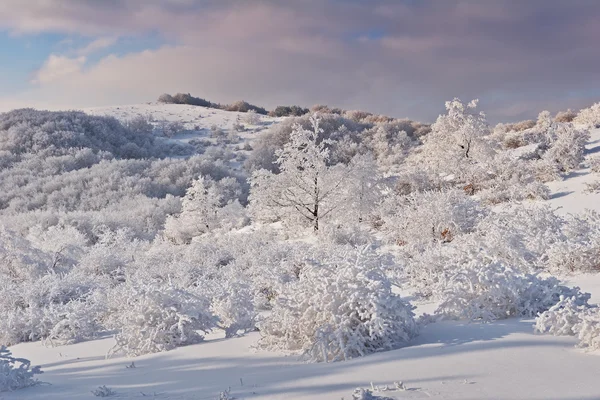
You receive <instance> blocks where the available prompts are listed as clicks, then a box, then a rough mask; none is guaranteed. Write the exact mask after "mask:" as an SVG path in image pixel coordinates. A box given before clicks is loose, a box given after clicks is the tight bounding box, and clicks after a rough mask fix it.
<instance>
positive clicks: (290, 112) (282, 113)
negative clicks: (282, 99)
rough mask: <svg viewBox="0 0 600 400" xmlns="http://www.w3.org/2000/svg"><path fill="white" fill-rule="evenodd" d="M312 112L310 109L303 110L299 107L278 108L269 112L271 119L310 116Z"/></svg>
mask: <svg viewBox="0 0 600 400" xmlns="http://www.w3.org/2000/svg"><path fill="white" fill-rule="evenodd" d="M309 112H310V111H309V110H308V108H302V107H299V106H277V107H275V109H274V110H272V111H270V112H269V115H270V116H271V117H289V116H293V117H300V116H302V115H304V114H308V113H309Z"/></svg>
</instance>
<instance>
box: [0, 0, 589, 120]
mask: <svg viewBox="0 0 600 400" xmlns="http://www.w3.org/2000/svg"><path fill="white" fill-rule="evenodd" d="M598 18H600V3H599V2H593V1H584V0H581V1H574V2H563V1H553V0H544V1H542V0H530V1H527V2H514V1H511V0H498V1H494V2H474V1H466V0H465V1H462V0H448V1H444V2H439V1H433V0H422V1H419V2H414V1H394V2H391V1H388V0H371V1H366V0H362V1H360V0H353V1H341V0H298V1H294V2H291V1H290V2H279V1H267V0H264V1H246V0H245V1H242V0H220V1H217V0H162V1H159V0H105V1H102V2H100V1H96V0H31V1H28V2H23V1H21V0H3V1H2V2H1V3H0V27H4V28H5V29H9V30H10V31H11V32H12V33H13V34H21V35H23V34H37V33H42V32H62V33H67V34H70V33H73V34H78V35H88V36H89V37H90V38H91V39H92V42H91V43H90V44H89V45H88V46H86V47H84V48H82V49H79V51H76V52H74V53H72V54H68V55H56V54H55V55H53V56H51V57H50V58H49V59H48V60H47V61H46V63H45V64H44V65H43V66H42V67H41V68H40V70H39V71H38V73H37V75H36V78H35V82H36V84H37V87H35V88H31V89H30V90H29V91H27V92H23V93H21V94H20V95H19V96H16V99H18V98H25V97H27V98H30V99H31V98H34V99H36V100H39V101H40V102H42V103H43V102H47V101H48V99H54V101H55V103H54V104H59V103H60V104H66V105H69V106H71V107H73V106H86V105H90V106H91V105H100V104H117V103H125V102H140V101H149V100H153V99H155V98H156V97H157V96H158V95H159V94H160V93H162V92H175V91H185V92H191V93H193V94H196V95H198V96H201V97H206V98H209V99H210V100H213V101H219V102H230V101H234V100H237V99H240V98H244V99H246V100H248V101H252V102H255V103H259V104H264V105H265V106H268V107H272V106H275V105H278V104H283V103H296V104H300V105H311V104H314V103H329V104H332V105H336V106H341V107H345V108H352V109H358V108H361V109H366V110H370V111H375V112H382V113H386V114H391V115H396V116H410V117H413V118H420V119H425V120H433V119H434V118H435V117H436V115H437V114H438V113H439V112H440V111H442V109H443V104H444V101H445V100H448V99H451V98H453V97H455V96H459V97H461V98H463V99H464V100H469V99H471V98H476V97H478V98H481V100H482V101H481V105H482V107H484V109H486V111H487V113H488V115H489V116H490V117H491V119H492V120H494V119H498V118H521V117H524V116H535V115H536V114H537V113H538V112H539V111H540V108H551V110H552V111H556V110H558V109H560V108H567V107H578V106H580V105H583V104H582V103H584V101H585V102H587V101H591V100H593V96H594V93H595V94H596V95H598V96H600V69H599V68H598V67H597V66H598V65H600V44H599V43H598V40H597V38H598V37H600V25H599V24H597V22H596V21H597V20H598ZM156 32H158V33H159V34H160V35H161V36H162V37H163V38H165V40H166V41H167V42H169V43H171V45H169V46H163V47H161V48H159V49H156V50H153V51H143V52H137V53H130V54H127V55H125V56H114V55H111V56H106V57H104V58H102V59H101V60H99V61H98V62H97V63H94V64H91V65H87V64H86V62H85V61H86V59H85V58H82V57H88V56H89V54H91V53H93V52H95V51H98V50H100V49H103V48H107V47H110V46H114V45H118V44H117V42H116V39H112V38H115V37H143V36H144V35H146V34H148V33H156ZM88 64H90V63H89V61H88ZM84 66H85V68H84ZM67 78H68V79H67ZM584 91H585V92H586V93H587V94H586V95H585V96H584V95H575V96H571V95H569V96H565V93H567V92H568V93H573V92H574V93H582V92H584ZM5 101H6V99H5ZM515 105H518V107H521V108H522V110H521V111H520V112H519V111H518V110H516V109H515V107H514V106H515ZM545 105H546V106H545Z"/></svg>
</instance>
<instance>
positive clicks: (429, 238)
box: [382, 190, 486, 245]
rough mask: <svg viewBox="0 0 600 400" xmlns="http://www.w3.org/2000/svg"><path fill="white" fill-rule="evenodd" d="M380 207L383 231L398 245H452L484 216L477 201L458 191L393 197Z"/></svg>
mask: <svg viewBox="0 0 600 400" xmlns="http://www.w3.org/2000/svg"><path fill="white" fill-rule="evenodd" d="M383 207H384V215H383V217H382V218H383V220H384V222H385V226H384V229H385V230H386V232H387V233H388V236H390V237H391V238H392V239H393V240H394V241H395V242H396V243H397V244H401V245H402V244H410V243H427V242H436V241H439V242H451V241H452V240H453V239H454V238H455V237H456V236H458V235H461V234H464V233H468V232H471V231H472V230H473V229H474V228H475V226H476V224H477V222H478V220H480V219H481V218H483V216H485V214H486V211H485V210H484V209H483V208H482V207H481V205H480V204H479V202H478V201H476V200H474V199H473V198H471V197H469V196H467V195H465V194H464V193H462V192H460V191H457V190H450V191H443V192H436V191H432V192H423V193H411V194H410V195H407V196H395V197H391V198H390V199H388V201H387V202H386V204H385V205H384V206H383Z"/></svg>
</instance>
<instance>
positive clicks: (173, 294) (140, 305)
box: [107, 282, 215, 357]
mask: <svg viewBox="0 0 600 400" xmlns="http://www.w3.org/2000/svg"><path fill="white" fill-rule="evenodd" d="M107 297H108V299H107V302H108V303H109V311H108V312H109V316H108V325H109V327H111V328H113V329H117V330H118V333H117V334H116V336H115V340H116V345H115V347H114V348H113V349H111V354H112V353H115V352H124V353H125V354H126V355H128V356H130V357H136V356H139V355H142V354H148V353H156V352H161V351H168V350H172V349H174V348H176V347H179V346H185V345H188V344H194V343H198V342H200V341H202V340H203V336H202V335H201V334H200V333H199V332H198V331H203V332H207V331H209V330H210V329H211V328H213V327H214V326H215V319H214V317H213V315H212V314H211V313H210V302H209V300H208V299H206V298H203V297H201V296H198V295H193V294H192V293H190V292H188V291H185V290H183V289H180V288H176V287H172V286H170V285H169V284H167V283H162V284H158V283H156V284H152V283H151V282H148V283H141V282H140V283H136V284H131V283H126V284H123V285H120V286H119V287H117V288H115V289H114V291H113V292H111V293H109V294H108V296H107Z"/></svg>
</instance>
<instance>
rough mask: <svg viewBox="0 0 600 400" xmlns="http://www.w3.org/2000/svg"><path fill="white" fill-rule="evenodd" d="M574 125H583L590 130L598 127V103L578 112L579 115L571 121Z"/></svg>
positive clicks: (599, 123)
mask: <svg viewBox="0 0 600 400" xmlns="http://www.w3.org/2000/svg"><path fill="white" fill-rule="evenodd" d="M573 123H575V124H581V125H585V126H587V127H590V128H597V127H599V126H600V103H596V104H594V105H592V106H591V107H588V108H584V109H583V110H581V111H579V114H577V116H576V117H575V119H574V120H573Z"/></svg>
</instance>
